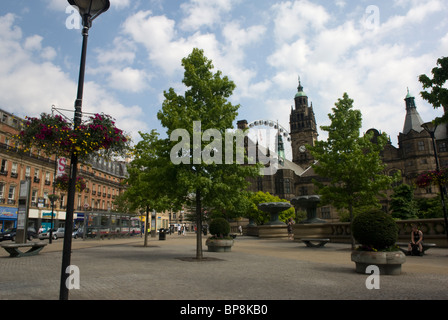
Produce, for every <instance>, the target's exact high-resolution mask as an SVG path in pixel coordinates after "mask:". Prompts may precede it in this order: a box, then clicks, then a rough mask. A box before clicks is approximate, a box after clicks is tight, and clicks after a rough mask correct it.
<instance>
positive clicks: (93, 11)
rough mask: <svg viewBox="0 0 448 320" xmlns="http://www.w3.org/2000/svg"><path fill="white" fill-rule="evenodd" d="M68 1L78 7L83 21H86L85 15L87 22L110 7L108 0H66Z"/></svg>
mask: <svg viewBox="0 0 448 320" xmlns="http://www.w3.org/2000/svg"><path fill="white" fill-rule="evenodd" d="M68 3H69V4H70V5H71V6H75V7H76V8H77V9H78V11H79V14H80V15H81V16H82V17H83V22H86V17H87V20H88V22H89V23H91V22H92V21H93V20H95V18H97V17H98V16H99V15H100V14H102V13H103V12H106V11H107V10H108V9H109V7H110V1H109V0H68Z"/></svg>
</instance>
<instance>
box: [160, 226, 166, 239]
mask: <svg viewBox="0 0 448 320" xmlns="http://www.w3.org/2000/svg"><path fill="white" fill-rule="evenodd" d="M159 240H166V233H165V229H159Z"/></svg>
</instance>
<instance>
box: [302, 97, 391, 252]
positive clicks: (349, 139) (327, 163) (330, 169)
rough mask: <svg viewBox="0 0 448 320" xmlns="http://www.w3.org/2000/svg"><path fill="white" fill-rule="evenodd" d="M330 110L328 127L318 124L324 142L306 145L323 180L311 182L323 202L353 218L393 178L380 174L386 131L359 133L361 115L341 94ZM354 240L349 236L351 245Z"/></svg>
mask: <svg viewBox="0 0 448 320" xmlns="http://www.w3.org/2000/svg"><path fill="white" fill-rule="evenodd" d="M332 110H333V113H332V114H329V115H328V117H329V118H330V120H331V124H330V125H329V126H321V129H322V130H324V131H326V132H328V139H327V141H317V142H316V144H315V146H309V149H310V151H311V153H312V155H313V157H314V158H315V159H316V160H317V163H315V164H314V165H313V168H314V170H315V172H316V174H318V175H319V176H320V177H324V178H326V180H327V181H326V182H319V181H314V183H315V185H316V186H317V188H318V193H319V194H320V195H321V196H322V201H323V203H324V204H332V205H333V206H335V207H336V208H337V209H342V208H345V209H347V210H348V212H349V214H350V222H352V221H353V211H354V208H356V207H360V206H367V205H375V204H377V203H378V201H379V200H378V196H379V195H381V194H382V193H381V191H382V190H386V189H388V188H389V187H390V185H391V182H392V178H391V177H389V176H387V175H385V174H383V171H384V169H385V165H384V164H383V163H382V161H381V158H380V152H381V150H382V149H383V147H384V146H385V144H386V143H387V136H386V134H385V133H383V134H381V135H379V136H378V137H376V138H377V139H376V141H375V142H373V141H372V140H373V137H372V135H370V134H366V135H364V136H360V134H359V132H360V129H361V125H362V115H361V112H360V111H359V110H353V100H352V99H350V98H349V96H348V94H347V93H344V95H343V98H342V99H338V102H337V103H335V107H334V108H333V109H332ZM354 245H355V242H354V239H353V236H352V247H353V248H354Z"/></svg>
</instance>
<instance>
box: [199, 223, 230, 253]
mask: <svg viewBox="0 0 448 320" xmlns="http://www.w3.org/2000/svg"><path fill="white" fill-rule="evenodd" d="M209 230H210V233H211V234H212V236H211V237H210V238H208V239H207V241H206V242H205V244H206V245H207V247H208V251H209V252H227V251H231V248H232V246H233V239H232V237H229V233H230V224H229V223H228V222H227V220H226V219H224V218H217V219H215V220H213V221H212V222H211V223H210V225H209Z"/></svg>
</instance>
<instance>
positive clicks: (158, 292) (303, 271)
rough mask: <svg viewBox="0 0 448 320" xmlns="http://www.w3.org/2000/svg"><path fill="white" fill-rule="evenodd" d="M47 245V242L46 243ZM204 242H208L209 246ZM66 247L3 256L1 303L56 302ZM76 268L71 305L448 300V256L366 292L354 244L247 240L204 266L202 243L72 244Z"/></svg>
mask: <svg viewBox="0 0 448 320" xmlns="http://www.w3.org/2000/svg"><path fill="white" fill-rule="evenodd" d="M46 241H48V240H46ZM204 242H205V239H204ZM62 243H63V240H62V239H60V240H55V241H53V243H52V244H50V245H47V246H46V247H45V248H44V249H43V250H42V251H41V252H40V253H39V254H38V255H36V256H31V257H21V258H10V257H8V254H7V253H6V251H5V250H3V249H1V252H0V270H1V272H0V299H1V300H18V299H24V300H57V299H58V298H59V286H60V273H61V261H62ZM72 248H73V250H72V255H71V264H72V265H75V266H77V267H78V268H79V272H80V281H79V283H80V288H79V289H73V290H71V291H70V300H179V301H180V300H198V301H203V300H252V301H257V300H282V301H284V300H303V299H307V300H308V299H313V300H315V299H319V300H322V299H323V300H385V299H387V300H390V299H393V300H402V299H403V300H409V299H411V300H441V299H442V300H446V299H448V249H443V248H433V249H430V250H429V251H427V253H428V254H427V255H425V256H423V257H407V261H406V263H405V264H404V265H403V269H402V274H401V275H399V276H385V275H384V276H380V282H379V284H380V288H379V289H368V288H367V287H366V280H367V278H368V276H369V275H368V274H358V273H355V265H354V263H353V262H351V261H350V245H349V244H336V243H328V244H327V245H326V246H325V247H323V248H308V247H306V246H305V245H304V244H303V243H299V242H293V241H290V240H279V239H277V240H265V239H258V238H254V237H246V236H241V237H237V238H236V239H235V245H234V247H233V248H232V251H231V252H226V253H212V252H207V247H206V246H205V244H204V245H203V250H204V257H206V258H207V259H206V261H202V262H198V261H195V259H192V258H194V257H195V254H196V236H195V235H194V234H187V235H186V236H179V235H177V234H173V235H167V237H166V240H162V241H161V240H158V238H157V237H156V238H149V241H148V246H147V247H144V246H143V238H141V237H135V238H128V239H117V240H85V241H84V240H82V239H76V240H73V245H72Z"/></svg>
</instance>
